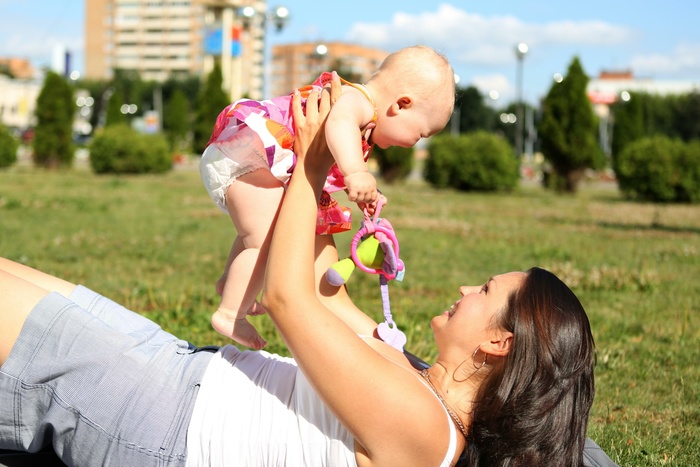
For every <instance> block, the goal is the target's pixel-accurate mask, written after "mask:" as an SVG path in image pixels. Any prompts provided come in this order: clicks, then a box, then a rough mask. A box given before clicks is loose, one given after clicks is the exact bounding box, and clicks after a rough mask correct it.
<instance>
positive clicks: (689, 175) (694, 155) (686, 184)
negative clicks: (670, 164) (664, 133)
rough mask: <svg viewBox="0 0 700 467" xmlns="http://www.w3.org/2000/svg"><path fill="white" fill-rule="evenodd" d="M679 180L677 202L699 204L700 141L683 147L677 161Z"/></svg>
mask: <svg viewBox="0 0 700 467" xmlns="http://www.w3.org/2000/svg"><path fill="white" fill-rule="evenodd" d="M678 169H679V171H680V179H679V180H678V186H677V187H676V197H677V199H678V201H686V202H690V203H700V141H698V140H695V141H691V142H690V143H685V144H684V145H683V150H682V151H681V153H680V157H679V161H678Z"/></svg>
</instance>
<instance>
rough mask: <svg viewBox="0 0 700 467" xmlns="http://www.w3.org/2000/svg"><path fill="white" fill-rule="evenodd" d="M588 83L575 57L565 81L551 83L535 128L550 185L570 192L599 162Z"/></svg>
mask: <svg viewBox="0 0 700 467" xmlns="http://www.w3.org/2000/svg"><path fill="white" fill-rule="evenodd" d="M587 84H588V76H586V74H585V73H584V71H583V67H582V66H581V63H580V62H579V59H578V57H575V58H574V60H573V61H572V62H571V65H569V69H568V71H567V75H566V77H565V78H564V80H563V81H562V82H561V83H554V84H553V85H552V87H551V88H550V90H549V93H548V94H547V97H545V99H544V102H543V105H542V120H541V122H540V125H539V128H538V130H539V137H540V141H541V145H542V153H543V155H544V157H545V158H546V159H547V160H548V161H549V162H550V164H551V166H552V169H553V171H554V173H553V174H552V175H553V177H551V181H552V182H553V187H554V188H557V189H561V190H566V191H569V192H575V191H576V189H577V187H578V183H579V181H580V180H581V178H582V177H583V172H584V169H586V168H595V167H598V166H600V165H602V152H601V151H600V149H599V147H598V145H597V142H596V131H597V122H596V118H595V115H594V114H593V108H592V107H591V104H590V102H589V101H588V97H587V95H586V85H587ZM551 185H552V184H550V186H551Z"/></svg>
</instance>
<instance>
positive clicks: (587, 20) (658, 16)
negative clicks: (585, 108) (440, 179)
mask: <svg viewBox="0 0 700 467" xmlns="http://www.w3.org/2000/svg"><path fill="white" fill-rule="evenodd" d="M85 1H89V0H0V56H16V57H24V58H28V59H30V60H31V61H32V62H33V63H34V65H35V66H37V67H41V66H44V65H45V66H50V65H51V63H52V56H53V54H54V50H55V49H56V48H57V47H56V45H59V46H61V47H64V48H65V49H67V50H69V51H70V52H71V54H72V56H73V64H74V68H75V69H76V70H78V71H82V67H83V49H84V40H83V29H84V25H83V21H84V4H85ZM278 5H282V6H285V7H287V8H288V10H289V12H290V19H289V22H288V24H287V25H286V27H285V28H284V30H283V31H282V32H280V33H276V32H274V30H273V29H272V28H271V29H270V36H269V40H268V43H269V44H271V45H274V44H278V43H295V42H307V41H318V42H319V43H322V42H330V41H344V42H352V43H359V44H362V45H366V46H369V47H376V48H380V49H384V50H386V51H388V52H391V51H393V50H397V49H399V48H401V47H405V46H409V45H414V44H426V45H429V46H432V47H434V48H435V49H437V50H439V51H441V52H443V53H444V54H445V55H446V56H447V57H448V59H449V60H450V62H451V64H452V66H453V68H454V70H455V73H456V74H457V75H458V76H459V79H460V81H459V86H460V87H467V86H470V85H473V86H476V87H477V88H479V90H481V91H482V93H484V94H485V95H488V94H489V93H490V92H491V91H497V92H498V96H499V97H498V99H497V100H496V101H495V102H494V104H495V105H497V106H505V105H507V104H508V103H510V102H511V101H512V100H513V99H514V98H515V96H516V95H517V84H516V81H517V68H518V64H517V63H518V62H517V59H516V54H515V47H516V45H517V44H518V43H520V42H524V43H526V44H527V45H528V53H527V54H526V55H525V57H524V58H523V62H522V73H523V75H522V80H523V98H524V99H525V100H526V101H529V102H536V101H537V100H538V99H540V98H542V97H544V96H545V95H546V94H547V91H548V90H549V88H550V86H551V85H552V82H553V76H554V74H555V73H561V74H564V75H565V74H566V70H567V68H568V66H569V65H570V63H571V61H572V60H573V58H574V57H578V58H579V60H580V61H581V63H582V65H583V68H584V70H585V72H586V74H587V75H588V76H589V77H592V78H593V77H597V76H598V75H599V73H600V72H601V71H603V70H606V71H607V70H611V71H620V70H630V71H632V72H633V73H634V75H635V77H638V78H650V79H653V80H657V81H662V80H663V81H666V80H673V81H683V82H688V81H691V82H695V83H700V28H699V27H697V22H698V18H700V2H699V1H697V0H666V1H659V0H635V1H632V0H588V1H577V2H563V1H560V2H555V1H552V0H548V1H542V0H537V1H531V0H520V1H517V0H493V1H480V2H476V1H456V0H451V1H432V2H431V1H426V0H421V1H417V0H371V1H370V0H354V1H352V2H347V1H345V2H339V1H335V2H334V1H326V2H319V1H309V0H279V2H278V3H273V2H268V7H269V8H272V7H275V6H278Z"/></svg>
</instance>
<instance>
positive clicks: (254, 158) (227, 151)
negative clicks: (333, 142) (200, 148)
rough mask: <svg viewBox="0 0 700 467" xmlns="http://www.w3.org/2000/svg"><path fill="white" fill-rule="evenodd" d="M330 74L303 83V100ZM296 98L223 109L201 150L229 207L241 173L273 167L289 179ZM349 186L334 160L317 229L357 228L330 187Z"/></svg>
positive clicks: (219, 199) (216, 195)
mask: <svg viewBox="0 0 700 467" xmlns="http://www.w3.org/2000/svg"><path fill="white" fill-rule="evenodd" d="M331 79H332V74H331V73H328V72H325V73H323V74H321V76H319V77H318V78H317V79H316V80H315V81H314V82H313V84H311V85H309V86H304V87H302V88H300V91H301V94H302V98H303V101H302V105H303V104H304V103H305V102H306V97H307V96H308V95H309V93H310V92H311V91H312V90H313V89H322V88H323V87H324V86H326V85H328V84H330V82H331ZM343 83H344V84H348V85H351V86H353V87H355V88H357V89H359V90H360V91H361V92H362V93H363V94H364V95H365V96H366V97H367V99H369V100H370V102H372V99H371V97H370V96H369V94H367V92H366V91H365V90H364V89H363V88H362V87H361V86H359V85H356V84H353V83H349V82H347V81H345V80H343ZM291 104H292V94H289V95H286V96H281V97H276V98H273V99H269V100H263V101H254V100H251V99H241V100H238V101H236V102H234V103H233V104H230V105H228V106H227V107H226V108H224V110H223V111H222V112H221V113H220V114H219V116H218V118H217V119H216V124H215V125H214V130H213V132H212V135H211V138H210V139H209V142H208V143H207V148H206V149H205V150H204V153H203V154H202V159H201V161H200V173H201V175H202V181H203V182H204V186H205V187H206V189H207V192H208V193H209V196H211V198H212V199H213V200H214V202H215V203H216V205H217V206H219V208H220V209H222V210H223V211H224V212H226V213H228V210H227V209H226V190H228V187H229V186H230V185H231V183H233V182H234V181H235V180H236V179H237V178H239V177H241V176H243V175H245V174H247V173H250V172H252V171H254V170H258V169H268V170H270V172H271V173H272V174H273V175H274V176H275V178H277V179H278V180H280V181H281V182H282V183H284V184H285V185H287V184H288V183H289V179H290V177H291V175H292V172H293V171H294V166H295V165H296V155H295V154H294V152H293V149H294V121H293V118H292V108H291ZM373 105H374V103H373ZM374 118H375V119H376V114H375V117H374ZM364 133H365V136H364V137H363V140H362V150H363V153H364V158H365V161H366V160H367V158H368V157H369V154H370V152H371V149H372V145H371V143H370V142H369V141H368V140H369V137H370V131H365V132H364ZM344 188H345V180H344V178H343V174H342V173H341V172H340V170H339V169H338V166H337V165H336V164H333V166H332V167H331V169H330V171H329V172H328V177H327V179H326V184H325V186H324V190H323V193H322V195H321V199H320V200H319V209H318V216H317V222H316V233H317V234H319V235H322V234H334V233H338V232H344V231H347V230H349V229H350V228H352V224H351V216H350V213H351V210H350V208H347V207H345V206H341V205H339V204H338V202H337V201H336V200H335V199H333V198H332V197H331V196H330V193H333V192H336V191H339V190H342V189H344Z"/></svg>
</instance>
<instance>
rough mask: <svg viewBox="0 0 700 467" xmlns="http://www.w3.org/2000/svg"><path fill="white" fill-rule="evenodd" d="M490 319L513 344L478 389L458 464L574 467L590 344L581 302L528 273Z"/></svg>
mask: <svg viewBox="0 0 700 467" xmlns="http://www.w3.org/2000/svg"><path fill="white" fill-rule="evenodd" d="M496 319H497V322H496V323H494V324H495V325H497V326H499V327H501V328H503V329H506V330H508V331H510V332H512V333H513V342H512V344H511V348H510V352H509V353H508V355H507V356H506V357H505V358H504V359H503V361H502V362H499V364H497V365H495V366H494V367H493V369H492V371H491V373H490V374H489V375H488V376H487V377H486V379H485V380H484V382H483V385H482V386H481V388H480V390H479V394H478V396H477V399H476V400H477V402H476V403H475V404H474V412H473V418H472V424H471V427H470V432H469V438H468V439H467V447H466V450H465V455H464V456H463V457H462V462H464V461H466V464H465V465H470V466H543V465H553V466H577V467H578V466H582V465H583V445H584V442H585V438H586V428H587V426H588V414H589V412H590V409H591V405H592V403H593V395H594V392H595V388H594V381H593V368H594V366H595V344H594V342H593V336H592V334H591V327H590V324H589V322H588V317H587V316H586V312H585V311H584V309H583V306H582V305H581V302H579V300H578V298H577V297H576V295H574V293H573V292H572V291H571V290H570V289H569V287H567V286H566V284H564V283H563V282H562V281H561V280H560V279H559V278H558V277H556V276H555V275H554V274H552V273H551V272H549V271H546V270H544V269H540V268H532V269H530V270H529V271H528V272H527V276H526V278H525V280H524V281H523V284H522V285H521V287H520V288H519V289H518V290H517V291H516V292H514V293H513V294H512V295H511V297H510V298H509V300H508V305H507V306H506V309H505V310H503V312H502V313H501V314H500V315H499V316H498V317H497V318H496ZM462 462H460V464H461V463H462Z"/></svg>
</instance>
